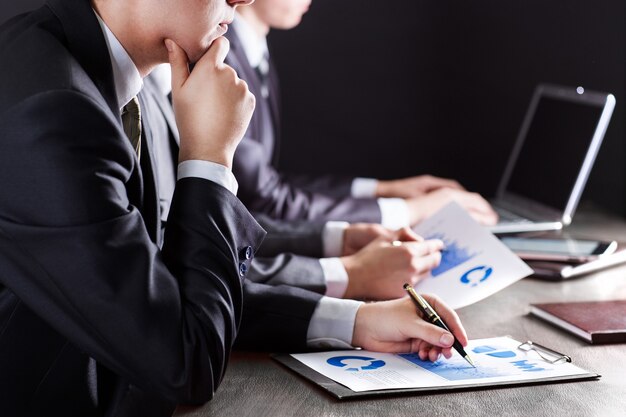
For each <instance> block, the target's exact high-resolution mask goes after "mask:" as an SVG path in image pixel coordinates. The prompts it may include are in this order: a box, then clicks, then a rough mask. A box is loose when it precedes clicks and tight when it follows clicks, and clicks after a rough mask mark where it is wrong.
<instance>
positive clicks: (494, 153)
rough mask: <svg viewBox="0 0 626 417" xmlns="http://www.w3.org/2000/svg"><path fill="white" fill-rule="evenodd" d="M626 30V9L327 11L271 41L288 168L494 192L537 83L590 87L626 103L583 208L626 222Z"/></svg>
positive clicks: (592, 4) (567, 0) (531, 1)
mask: <svg viewBox="0 0 626 417" xmlns="http://www.w3.org/2000/svg"><path fill="white" fill-rule="evenodd" d="M625 22H626V12H625V6H624V2H623V1H621V0H606V1H602V2H596V1H592V0H550V1H545V0H524V1H514V0H475V1H471V2H459V1H457V2H436V1H429V0H396V1H393V2H382V1H371V0H370V1H363V0H342V1H331V0H317V1H315V0H314V2H313V5H312V8H311V11H310V12H309V13H308V15H307V16H305V19H304V21H303V23H302V24H301V25H300V26H299V27H298V28H297V29H296V30H293V31H290V32H282V33H281V32H277V33H274V34H273V35H272V38H271V41H272V42H271V43H272V46H273V47H274V50H275V52H276V53H275V54H274V56H275V59H276V60H277V61H278V66H279V69H280V72H281V75H282V80H283V83H282V85H283V100H284V110H285V111H284V113H285V118H284V119H285V120H284V121H285V140H284V141H283V144H282V151H283V152H282V158H281V164H282V166H283V167H285V168H286V169H289V170H293V171H315V172H325V171H337V172H347V173H358V174H362V175H371V176H375V177H382V178H391V177H398V176H405V175H411V174H415V173H421V172H431V173H435V174H438V175H442V176H447V177H454V178H458V179H460V180H461V181H462V182H463V183H464V184H465V185H466V186H467V187H469V188H471V189H475V190H478V191H480V192H482V193H485V194H492V193H493V192H495V188H496V185H497V183H498V179H499V176H500V174H501V172H502V170H503V168H504V164H505V162H506V157H507V156H508V153H509V150H510V149H511V147H512V145H513V141H514V139H515V136H516V133H517V131H518V129H519V126H520V124H521V122H522V117H523V115H524V112H525V110H526V107H527V105H528V102H529V100H530V97H531V94H532V91H533V88H534V86H535V85H536V84H537V83H540V82H552V83H557V84H564V85H572V86H578V85H582V86H584V87H585V88H587V89H595V90H601V91H607V92H612V93H613V94H614V95H615V96H616V97H617V103H618V104H617V107H616V109H615V112H614V115H613V120H612V122H611V125H610V127H609V131H608V132H607V135H606V138H605V143H604V145H603V147H602V149H601V151H600V154H599V156H598V159H597V162H596V166H595V168H594V170H593V173H592V175H591V178H590V180H589V183H588V186H587V189H586V192H585V195H584V197H583V199H590V200H593V201H594V202H596V203H598V204H599V205H601V206H603V207H605V208H607V209H609V210H612V211H614V212H617V213H620V214H622V215H624V214H626V207H625V190H626V184H625V182H626V181H625V175H626V173H625V170H624V161H625V160H626V149H625V145H624V134H625V132H624V124H625V120H624V110H623V109H624V99H626V97H625V95H624V92H625V91H624V88H625V87H624V74H625V73H626V72H625V71H626V69H625V68H624V61H625V60H624V57H625V51H626V46H625V44H624V43H625V42H624V40H625V37H624V24H625ZM302 80H307V82H306V83H304V82H302ZM328 149H334V150H335V153H333V154H329V153H328V151H327V150H328ZM563 151H564V152H567V143H566V141H565V140H564V143H563ZM555 163H556V164H558V163H559V160H558V158H556V159H555ZM538 186H540V185H538Z"/></svg>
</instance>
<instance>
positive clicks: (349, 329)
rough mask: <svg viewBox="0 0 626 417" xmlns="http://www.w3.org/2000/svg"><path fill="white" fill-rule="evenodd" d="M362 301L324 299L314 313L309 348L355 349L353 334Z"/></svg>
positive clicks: (309, 332) (310, 328) (308, 339)
mask: <svg viewBox="0 0 626 417" xmlns="http://www.w3.org/2000/svg"><path fill="white" fill-rule="evenodd" d="M361 304H363V303H362V302H360V301H354V300H340V299H337V298H331V297H322V298H321V299H320V301H319V303H318V304H317V307H316V308H315V311H314V312H313V316H312V317H311V322H310V323H309V330H308V332H307V337H306V339H307V340H306V342H307V346H308V347H310V348H313V349H353V348H354V347H353V346H352V334H353V332H354V322H355V320H356V313H357V310H358V309H359V307H360V306H361Z"/></svg>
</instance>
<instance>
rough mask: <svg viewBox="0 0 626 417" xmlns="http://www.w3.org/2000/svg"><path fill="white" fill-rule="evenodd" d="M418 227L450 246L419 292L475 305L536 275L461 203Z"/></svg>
mask: <svg viewBox="0 0 626 417" xmlns="http://www.w3.org/2000/svg"><path fill="white" fill-rule="evenodd" d="M414 230H415V231H416V232H417V233H418V234H419V235H421V236H422V237H424V238H425V239H441V240H443V242H444V243H445V245H446V248H445V250H444V251H443V252H442V257H441V264H440V265H439V266H438V267H437V268H435V269H433V270H432V271H431V273H430V274H429V276H428V277H426V278H424V279H423V280H422V281H420V282H419V283H418V284H417V285H415V289H416V291H418V292H420V293H431V294H436V295H438V296H439V297H441V298H442V299H443V300H444V301H445V302H446V303H447V304H448V305H449V306H450V307H452V308H455V309H456V308H461V307H465V306H467V305H470V304H473V303H475V302H477V301H480V300H482V299H484V298H487V297H489V296H490V295H492V294H495V293H496V292H498V291H500V290H502V289H503V288H506V287H508V286H509V285H511V284H513V283H514V282H516V281H518V280H520V279H522V278H524V277H526V276H528V275H530V274H532V272H533V271H532V269H530V268H529V267H528V265H526V264H525V263H524V262H523V261H522V260H521V259H520V258H519V257H518V256H517V255H515V254H514V253H513V252H511V250H509V249H508V248H507V247H506V246H505V245H504V244H503V243H502V242H500V240H498V238H496V237H495V236H494V235H493V234H492V233H491V232H489V231H488V230H487V229H486V228H484V227H483V226H481V225H480V224H478V223H477V222H476V221H474V220H473V219H472V218H471V217H470V215H469V214H467V212H465V210H463V209H462V208H461V207H460V206H459V205H458V204H456V203H450V204H448V205H447V206H445V207H444V208H442V209H441V210H439V211H438V212H437V213H435V214H434V215H433V216H431V217H429V218H428V219H426V220H424V221H423V222H422V223H420V224H419V225H417V226H416V227H415V228H414Z"/></svg>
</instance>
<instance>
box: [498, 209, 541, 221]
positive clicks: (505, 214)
mask: <svg viewBox="0 0 626 417" xmlns="http://www.w3.org/2000/svg"><path fill="white" fill-rule="evenodd" d="M494 209H495V210H496V212H497V213H498V216H500V221H499V222H498V223H532V222H531V221H530V220H528V219H527V218H525V217H522V216H520V215H519V214H515V213H513V212H512V211H509V210H507V209H505V208H502V207H494Z"/></svg>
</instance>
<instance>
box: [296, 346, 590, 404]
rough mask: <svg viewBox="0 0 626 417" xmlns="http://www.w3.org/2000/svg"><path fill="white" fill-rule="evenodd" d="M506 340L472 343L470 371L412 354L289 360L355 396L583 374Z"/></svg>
mask: <svg viewBox="0 0 626 417" xmlns="http://www.w3.org/2000/svg"><path fill="white" fill-rule="evenodd" d="M519 345H520V342H518V341H515V340H513V339H511V338H509V337H497V338H491V339H477V340H472V341H470V342H469V345H468V347H466V348H465V351H466V352H467V353H468V354H469V355H470V356H471V357H472V360H473V361H474V363H475V365H476V368H473V367H472V366H470V365H469V364H468V363H467V362H466V361H465V360H464V359H463V358H462V357H461V356H460V355H459V354H458V353H456V352H453V356H452V358H450V359H444V358H442V359H440V360H438V361H436V362H430V361H422V360H421V359H419V356H418V355H417V354H410V353H409V354H392V353H377V352H368V351H363V350H361V351H359V350H346V351H332V352H315V353H303V354H292V355H291V356H293V357H294V358H295V359H297V360H298V361H300V362H302V363H303V364H305V365H307V366H308V367H310V368H312V369H313V370H315V371H317V372H319V373H320V374H322V375H324V376H326V377H328V378H330V379H332V380H334V381H335V382H338V383H339V384H341V385H344V386H346V387H348V388H350V389H351V390H353V391H355V392H362V391H374V390H386V389H403V388H435V387H449V386H459V387H460V386H463V387H467V386H473V385H476V386H480V385H497V384H500V383H507V382H509V383H510V382H512V381H518V382H522V381H526V382H533V381H542V380H550V379H559V378H563V377H566V376H581V377H582V376H586V375H589V373H588V372H587V371H585V370H583V369H581V368H578V367H577V366H575V365H572V364H571V363H567V362H565V363H559V364H551V363H549V362H546V361H545V360H543V359H542V358H541V357H540V356H538V355H537V353H536V352H534V351H523V350H520V349H518V346H519Z"/></svg>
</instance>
